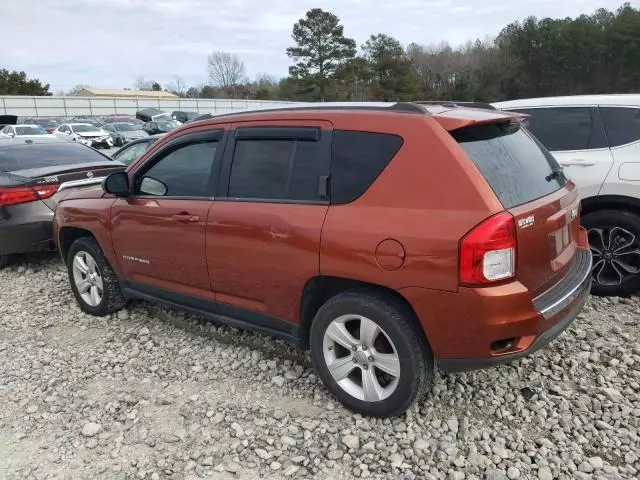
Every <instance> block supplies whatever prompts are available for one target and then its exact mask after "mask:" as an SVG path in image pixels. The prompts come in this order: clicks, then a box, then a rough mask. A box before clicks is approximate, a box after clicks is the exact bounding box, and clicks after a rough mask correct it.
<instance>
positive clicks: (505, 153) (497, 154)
mask: <svg viewBox="0 0 640 480" xmlns="http://www.w3.org/2000/svg"><path fill="white" fill-rule="evenodd" d="M451 135H452V136H453V137H454V138H455V139H456V140H457V141H458V143H459V144H460V146H461V147H462V148H463V149H464V151H465V152H466V154H467V156H468V157H469V158H470V159H471V161H472V162H473V163H474V164H475V165H476V167H478V170H480V172H481V173H482V175H483V176H484V178H485V179H486V180H487V182H488V183H489V185H490V186H491V188H492V189H493V191H494V192H495V193H496V195H497V197H498V198H499V199H500V202H502V205H503V206H504V208H512V207H515V206H517V205H522V204H524V203H528V202H531V201H533V200H536V199H538V198H541V197H544V196H545V195H549V194H550V193H552V192H555V191H556V190H558V189H559V188H560V187H562V186H563V185H565V184H566V183H567V178H566V177H565V176H564V174H563V173H562V169H561V167H560V166H559V165H558V163H557V162H556V160H555V159H554V158H553V156H552V155H551V154H550V153H549V152H548V151H547V150H546V148H544V147H543V146H542V144H540V142H538V141H537V140H535V139H534V137H533V136H531V135H530V134H529V133H528V132H526V131H525V130H524V129H523V128H522V127H521V126H520V125H518V124H508V123H503V124H497V123H492V124H487V125H477V126H472V127H466V128H461V129H459V130H455V131H453V132H451Z"/></svg>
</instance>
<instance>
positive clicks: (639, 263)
mask: <svg viewBox="0 0 640 480" xmlns="http://www.w3.org/2000/svg"><path fill="white" fill-rule="evenodd" d="M582 225H583V226H584V227H585V228H586V229H587V231H588V233H589V245H590V247H591V252H592V254H593V269H592V277H593V282H592V287H591V293H592V294H594V295H598V296H604V297H610V296H612V297H627V296H629V295H632V294H634V293H636V292H637V291H638V290H640V217H639V216H638V215H635V214H633V213H630V212H626V211H624V210H601V211H597V212H593V213H589V214H587V215H585V216H584V217H583V218H582ZM636 252H637V253H636Z"/></svg>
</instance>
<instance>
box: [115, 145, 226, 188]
mask: <svg viewBox="0 0 640 480" xmlns="http://www.w3.org/2000/svg"><path fill="white" fill-rule="evenodd" d="M217 146H218V142H212V141H208V142H197V143H190V144H187V145H183V146H180V147H178V148H176V149H175V150H172V151H171V152H170V153H168V154H166V155H165V156H164V157H163V158H161V159H160V160H159V161H158V162H157V163H154V165H153V166H152V167H151V168H149V169H148V170H147V171H146V172H145V173H144V174H143V175H142V176H141V177H140V178H139V179H138V180H137V182H136V193H137V194H140V195H154V196H165V197H208V196H210V189H209V186H210V184H211V182H210V179H211V173H212V169H213V162H214V159H215V156H216V149H217ZM118 160H119V159H118ZM162 187H164V188H162Z"/></svg>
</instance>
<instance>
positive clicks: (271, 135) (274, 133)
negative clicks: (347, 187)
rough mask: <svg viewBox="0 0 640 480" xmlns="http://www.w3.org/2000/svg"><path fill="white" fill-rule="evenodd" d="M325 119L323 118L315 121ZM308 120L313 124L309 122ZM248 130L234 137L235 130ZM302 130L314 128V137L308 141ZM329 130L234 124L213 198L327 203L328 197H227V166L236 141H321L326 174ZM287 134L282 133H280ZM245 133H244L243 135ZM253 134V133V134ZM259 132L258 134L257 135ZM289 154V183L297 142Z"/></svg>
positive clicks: (328, 172) (303, 203)
mask: <svg viewBox="0 0 640 480" xmlns="http://www.w3.org/2000/svg"><path fill="white" fill-rule="evenodd" d="M320 122H323V123H324V122H325V121H324V120H320V121H318V123H320ZM309 123H313V121H310V122H309ZM248 129H252V130H253V131H252V132H251V134H252V135H251V136H248V135H249V134H248V133H247V134H240V135H241V137H240V138H238V134H237V132H238V131H239V130H245V131H247V130H248ZM296 130H299V131H300V135H299V136H300V137H302V138H296ZM304 130H307V132H308V131H309V130H314V131H317V137H316V138H317V140H311V138H310V137H311V135H310V134H309V133H305V132H304ZM332 133H333V130H331V129H329V128H326V127H324V126H320V125H314V126H286V125H273V126H272V125H268V126H267V125H265V126H259V127H243V126H238V127H236V128H235V131H234V132H233V135H229V137H228V139H227V142H226V145H225V148H224V158H223V160H222V170H221V172H220V176H219V180H218V188H217V193H218V194H217V196H216V201H217V202H218V201H221V202H240V203H272V204H286V205H329V204H330V203H331V202H330V198H326V199H321V198H318V199H317V200H295V199H289V198H241V197H230V196H229V182H230V181H231V167H232V165H233V156H234V154H235V151H236V144H237V141H238V140H264V139H270V140H297V141H317V142H320V141H324V142H326V143H325V149H327V152H326V155H327V157H326V158H327V175H329V174H330V169H331V148H332V145H333V136H332ZM285 134H286V135H289V136H283V135H285ZM243 135H247V136H243ZM254 135H255V136H254ZM258 135H260V136H258ZM291 150H292V153H291V157H290V159H289V177H288V182H291V172H292V170H293V167H294V163H295V155H296V151H297V142H296V143H295V144H294V147H293V148H292V149H291ZM321 178H322V177H320V178H319V179H318V190H319V189H320V179H321Z"/></svg>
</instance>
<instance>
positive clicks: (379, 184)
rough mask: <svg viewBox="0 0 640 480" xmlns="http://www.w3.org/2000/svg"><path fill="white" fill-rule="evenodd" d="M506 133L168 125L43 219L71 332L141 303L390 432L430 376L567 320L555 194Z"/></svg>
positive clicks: (572, 201) (568, 199) (583, 250)
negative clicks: (186, 314) (181, 317)
mask: <svg viewBox="0 0 640 480" xmlns="http://www.w3.org/2000/svg"><path fill="white" fill-rule="evenodd" d="M521 118H522V117H521V116H520V115H517V114H510V113H505V112H499V111H492V110H483V109H474V108H466V107H465V108H461V107H457V106H449V105H447V106H439V105H418V104H411V103H399V104H388V105H386V106H379V105H371V106H369V105H364V106H357V105H353V106H344V105H342V106H331V105H326V104H323V105H320V106H318V107H305V108H291V109H284V110H269V111H263V112H253V113H251V112H247V113H242V114H233V115H228V116H219V117H215V118H212V119H208V120H203V121H201V122H198V123H197V124H187V125H185V126H183V127H181V128H179V129H177V130H175V131H174V132H172V133H169V134H167V135H166V136H165V137H164V138H162V139H160V140H158V141H157V142H156V143H155V144H154V145H152V146H151V147H150V148H149V149H148V150H147V151H146V152H145V153H144V154H143V155H142V156H141V157H140V158H139V159H138V160H136V161H135V162H133V164H131V165H130V166H129V167H128V168H127V171H126V172H121V173H115V174H113V175H111V176H109V177H108V178H107V180H106V181H105V183H104V186H103V188H94V189H86V190H84V191H82V192H73V193H70V194H69V195H68V196H66V197H65V198H63V199H61V200H60V201H59V203H58V208H57V210H56V215H55V221H54V224H55V225H54V231H55V235H54V236H55V239H56V242H57V245H58V248H59V250H60V253H61V255H62V258H63V259H64V261H65V263H66V264H67V268H68V272H69V279H70V285H71V288H72V289H73V292H74V294H75V296H76V299H77V301H78V303H79V305H80V307H81V308H82V310H84V311H85V312H87V313H90V314H93V315H106V314H109V313H112V312H114V311H116V310H118V309H119V308H122V307H123V305H124V304H125V302H126V300H127V299H129V298H139V299H146V300H152V301H159V302H163V303H166V304H168V305H173V306H177V307H180V308H183V309H186V310H188V311H190V312H193V313H195V314H198V315H201V316H203V317H207V318H211V319H213V320H215V321H218V322H223V323H227V324H230V325H233V326H237V327H244V328H251V329H254V330H260V331H264V332H267V333H269V334H271V335H274V336H276V337H279V338H284V339H287V340H290V341H292V342H293V343H295V344H297V345H300V346H302V347H303V348H310V349H311V356H312V359H313V362H314V365H315V367H316V369H317V371H318V373H319V375H320V377H321V378H322V379H323V381H324V382H325V384H326V386H327V387H328V388H329V389H330V390H331V391H332V392H333V393H334V394H335V395H336V396H337V397H338V398H339V400H340V401H342V402H343V403H344V404H345V405H346V406H347V407H349V408H351V409H353V410H355V411H358V412H361V413H363V414H367V415H376V416H392V415H397V414H399V413H401V412H403V411H404V410H406V409H407V408H408V407H409V405H411V403H412V402H413V401H414V400H415V399H416V398H418V397H419V396H420V395H421V394H422V393H423V392H425V391H426V390H427V389H428V387H429V386H430V384H431V381H432V379H433V372H434V367H435V366H437V367H438V368H440V369H441V370H444V371H459V370H465V369H471V368H479V367H488V366H492V365H498V364H501V363H505V362H509V361H512V360H514V359H517V358H520V357H522V356H523V355H528V354H530V353H533V352H534V351H536V350H538V349H539V348H541V347H543V346H544V345H546V344H547V343H548V342H550V341H551V340H552V339H553V338H555V337H556V336H557V335H559V334H560V333H561V332H562V331H563V330H564V329H565V328H567V326H569V325H570V324H571V322H572V321H573V320H574V318H575V317H576V316H577V315H578V313H579V312H580V310H581V309H582V307H583V305H584V303H585V301H586V298H587V295H588V292H589V288H590V284H591V277H590V271H591V263H592V259H591V253H590V251H589V248H588V245H587V236H586V232H585V231H584V229H582V228H581V227H580V224H579V208H580V202H579V199H578V192H577V190H576V187H575V186H574V184H573V183H571V182H570V181H569V180H568V179H567V178H565V176H564V174H563V173H562V170H561V169H560V168H559V167H558V164H557V163H556V162H555V160H554V159H553V157H551V155H550V154H549V153H548V152H547V151H546V150H545V149H544V147H542V146H541V145H540V144H539V143H538V142H537V141H536V140H535V139H534V138H533V137H532V136H531V135H530V134H529V133H528V132H527V131H526V129H525V128H523V127H522V125H521V123H520V120H521Z"/></svg>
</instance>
